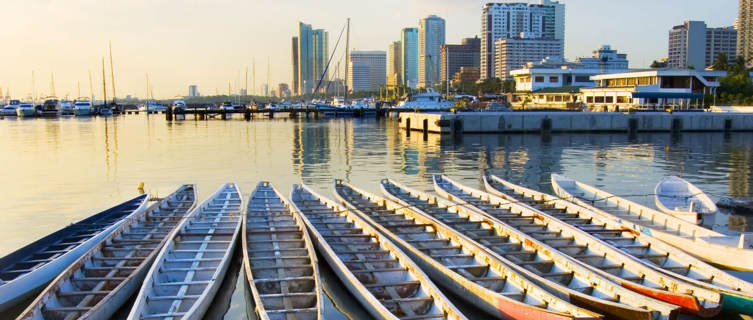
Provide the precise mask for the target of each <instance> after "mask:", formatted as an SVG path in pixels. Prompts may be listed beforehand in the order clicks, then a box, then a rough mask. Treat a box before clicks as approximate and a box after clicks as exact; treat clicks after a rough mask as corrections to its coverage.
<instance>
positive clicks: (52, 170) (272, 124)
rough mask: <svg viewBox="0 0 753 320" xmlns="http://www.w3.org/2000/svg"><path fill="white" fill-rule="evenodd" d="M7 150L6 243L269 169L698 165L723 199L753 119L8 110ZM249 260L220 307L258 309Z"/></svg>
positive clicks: (623, 187) (651, 174)
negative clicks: (642, 126) (626, 127)
mask: <svg viewBox="0 0 753 320" xmlns="http://www.w3.org/2000/svg"><path fill="white" fill-rule="evenodd" d="M0 163H1V164H2V165H0V169H2V172H3V173H2V177H3V179H2V182H0V197H1V198H0V199H2V201H0V221H1V223H0V234H1V235H3V236H2V237H0V256H2V255H5V254H7V253H9V252H11V251H13V250H15V249H17V248H19V247H21V246H23V245H24V244H26V243H29V242H31V241H34V240H35V239H37V238H39V237H41V236H43V235H46V234H48V233H50V232H52V231H54V230H57V229H59V228H61V227H63V226H65V225H67V224H69V223H72V222H75V221H77V220H80V219H82V218H84V217H86V216H88V215H90V214H91V213H93V212H96V211H98V210H101V209H104V208H107V207H109V206H112V205H113V204H115V203H118V202H120V201H124V200H125V199H128V198H130V197H132V196H134V195H135V194H136V192H137V190H136V187H137V185H138V184H139V182H144V183H145V189H146V191H147V192H150V193H153V194H156V195H160V196H164V195H167V194H169V193H171V192H172V191H173V190H174V189H175V188H176V187H178V186H179V185H181V184H184V183H196V184H198V186H199V196H200V199H203V198H205V197H207V196H208V195H210V194H211V193H213V192H214V191H215V189H216V188H218V187H219V186H220V185H221V184H222V183H224V182H228V181H232V182H237V183H239V184H240V186H241V188H242V189H243V191H244V193H245V194H246V195H248V194H250V192H251V191H252V190H253V188H254V186H255V185H256V183H257V182H258V181H260V180H268V181H271V182H272V183H274V185H275V186H277V188H278V189H280V190H282V191H283V193H286V194H287V193H288V191H289V190H290V187H291V186H292V184H294V183H300V182H301V181H303V182H304V183H307V184H310V185H312V186H313V187H315V188H316V189H318V190H319V191H322V192H324V193H325V194H327V195H331V184H332V179H335V178H341V179H344V180H346V181H349V182H351V183H353V184H355V185H357V186H359V187H362V188H365V189H367V190H370V191H374V192H379V188H378V185H377V183H378V182H379V180H380V179H381V178H383V177H391V178H395V179H397V180H399V181H401V182H403V183H405V184H407V185H409V186H413V187H417V188H419V189H422V190H425V191H431V190H432V185H431V176H432V175H433V174H437V173H444V174H447V175H449V176H450V177H452V178H456V179H457V180H459V181H461V182H463V183H466V184H469V185H471V186H474V187H482V182H481V177H482V175H483V174H484V172H490V173H493V174H496V175H500V176H502V177H505V178H508V179H510V180H512V181H515V182H520V183H522V184H524V185H527V186H530V187H533V188H536V189H540V190H544V191H547V192H551V187H550V186H549V174H550V173H552V172H556V173H563V174H565V175H568V176H571V177H575V178H578V179H579V180H581V181H583V182H585V183H588V184H592V185H596V186H598V187H603V188H604V189H606V190H608V191H612V192H614V193H616V194H620V195H626V196H631V198H632V199H634V200H636V201H639V202H642V203H644V204H647V205H650V206H653V198H652V197H650V196H646V195H647V194H650V193H651V192H652V190H653V187H654V185H655V184H656V182H657V181H658V180H660V179H661V178H662V177H664V176H666V175H679V176H683V177H685V178H686V179H688V180H690V181H691V182H693V183H696V184H697V185H699V186H701V188H702V189H704V190H705V191H706V192H707V193H708V194H709V195H711V196H712V198H714V199H715V200H716V199H718V198H719V197H722V196H729V195H731V196H751V195H752V194H753V172H752V171H751V169H752V168H753V134H750V133H739V134H738V133H734V134H731V135H725V134H722V133H718V134H717V133H713V134H709V133H684V134H681V135H677V136H673V135H671V134H668V133H667V134H663V133H662V134H640V135H637V136H634V137H630V136H628V135H625V134H593V135H589V134H573V135H569V134H568V135H565V134H563V135H551V136H540V135H464V136H460V137H444V138H441V139H440V136H438V135H429V136H428V137H427V138H426V139H424V137H423V136H422V135H420V134H416V133H414V134H413V135H412V136H411V137H406V136H405V133H401V132H400V131H399V130H398V128H397V123H396V122H394V121H393V120H389V119H381V120H376V119H330V120H318V121H314V120H310V121H309V120H306V119H271V120H270V119H266V120H256V121H252V122H245V121H242V120H240V119H232V120H227V121H219V120H210V121H194V120H188V121H182V122H172V123H167V122H166V121H165V120H164V117H162V116H152V117H151V118H147V117H146V116H124V117H117V118H108V119H104V118H92V119H78V118H60V119H32V120H20V119H15V118H8V119H3V120H0ZM706 223H708V224H709V225H711V226H713V228H714V229H717V230H720V231H723V232H729V233H733V234H734V233H736V232H740V231H753V216H743V215H734V214H727V213H725V214H720V215H718V216H717V217H715V218H713V219H711V220H710V221H706ZM236 265H239V263H237V264H236ZM239 270H240V269H239V268H237V267H236V268H235V269H232V270H231V272H229V275H228V277H227V279H226V280H225V282H224V284H223V286H224V287H225V288H224V289H223V290H222V291H221V293H220V295H219V296H218V297H217V299H216V300H215V303H214V306H213V309H212V310H210V314H209V315H208V316H207V318H219V317H222V316H223V315H224V318H226V319H238V318H243V317H245V314H246V311H245V309H246V307H245V299H246V295H248V293H247V292H245V290H244V287H245V286H244V285H243V281H245V280H244V279H243V276H242V275H240V276H239ZM323 272H324V273H325V276H324V284H325V286H326V291H327V294H328V296H330V297H332V301H329V300H328V301H326V303H327V304H328V306H329V307H328V308H327V312H328V313H327V318H328V319H345V317H344V316H343V315H341V314H339V312H338V310H337V308H334V307H332V303H334V305H336V306H337V307H338V308H341V309H342V308H352V309H348V310H347V311H346V313H347V314H349V315H352V316H353V317H355V318H359V319H361V318H363V317H365V315H363V313H362V312H363V311H362V310H359V309H358V308H357V306H356V304H355V303H353V302H352V297H349V296H348V294H347V293H346V292H345V291H344V289H343V288H342V285H341V284H340V283H339V281H338V279H337V278H336V277H335V276H333V275H332V274H331V271H329V270H327V269H326V268H324V270H323ZM738 275H741V276H743V277H745V278H746V279H748V280H753V279H751V278H752V277H751V275H749V274H739V273H738ZM459 304H461V306H460V307H461V308H463V309H464V310H466V311H469V312H471V313H473V312H474V311H473V308H472V307H470V306H467V305H464V304H462V303H459ZM5 316H9V315H5ZM0 318H3V316H2V315H0Z"/></svg>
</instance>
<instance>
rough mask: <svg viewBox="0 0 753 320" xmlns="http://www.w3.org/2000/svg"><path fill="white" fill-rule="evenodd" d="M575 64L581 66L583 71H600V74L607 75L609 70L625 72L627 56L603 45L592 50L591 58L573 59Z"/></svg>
mask: <svg viewBox="0 0 753 320" xmlns="http://www.w3.org/2000/svg"><path fill="white" fill-rule="evenodd" d="M575 62H576V63H579V64H581V65H582V67H583V69H596V70H601V73H608V72H609V70H627V68H628V65H629V63H628V59H627V54H625V53H617V50H612V47H611V46H609V45H603V46H601V47H600V48H599V49H596V50H594V52H593V55H592V56H591V57H582V58H577V59H575Z"/></svg>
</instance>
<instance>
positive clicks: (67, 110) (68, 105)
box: [60, 100, 73, 116]
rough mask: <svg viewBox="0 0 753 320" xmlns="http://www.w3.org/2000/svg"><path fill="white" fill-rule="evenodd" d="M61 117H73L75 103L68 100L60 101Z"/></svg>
mask: <svg viewBox="0 0 753 320" xmlns="http://www.w3.org/2000/svg"><path fill="white" fill-rule="evenodd" d="M60 115H61V116H70V115H73V103H72V102H70V101H68V100H63V101H60Z"/></svg>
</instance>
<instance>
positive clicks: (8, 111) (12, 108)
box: [0, 100, 21, 117]
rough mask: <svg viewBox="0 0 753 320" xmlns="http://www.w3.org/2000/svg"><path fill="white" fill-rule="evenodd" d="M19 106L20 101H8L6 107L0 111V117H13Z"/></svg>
mask: <svg viewBox="0 0 753 320" xmlns="http://www.w3.org/2000/svg"><path fill="white" fill-rule="evenodd" d="M20 104H21V101H18V100H11V101H9V102H8V105H6V106H5V107H3V109H0V115H2V116H6V117H15V116H16V109H18V105H20Z"/></svg>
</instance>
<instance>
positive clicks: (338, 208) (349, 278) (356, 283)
mask: <svg viewBox="0 0 753 320" xmlns="http://www.w3.org/2000/svg"><path fill="white" fill-rule="evenodd" d="M298 190H302V191H304V192H308V193H309V194H310V195H311V196H313V197H314V198H316V200H304V201H319V203H321V204H324V205H326V206H327V208H328V209H329V210H331V211H333V212H336V213H338V214H339V215H340V216H341V217H343V218H345V219H346V221H348V222H349V223H352V224H353V226H354V227H355V228H356V229H361V231H362V234H366V235H369V236H371V237H373V238H374V240H375V241H376V243H378V244H379V245H380V246H381V247H383V248H385V249H387V250H388V251H390V254H392V255H393V256H394V257H395V259H396V260H397V261H398V263H399V264H400V265H401V266H403V267H405V268H406V272H408V273H409V274H410V275H411V276H412V277H413V278H415V279H416V280H418V281H419V283H420V285H421V289H422V290H423V291H424V293H423V294H424V296H426V297H431V298H432V300H433V303H434V304H435V306H436V307H437V309H439V310H442V306H444V305H442V306H440V305H439V304H438V303H436V302H437V300H440V301H446V302H447V303H448V304H449V305H452V304H450V303H449V300H448V299H447V298H446V297H445V296H444V294H443V293H442V292H441V291H440V290H439V289H438V288H437V287H436V285H435V284H434V283H433V282H432V281H431V280H430V278H429V277H428V276H427V275H426V274H425V273H424V272H423V271H422V270H421V269H420V268H419V267H418V266H417V265H416V263H415V262H414V261H413V260H411V259H410V257H408V255H407V254H405V253H404V252H403V251H402V250H400V248H399V247H398V246H397V245H395V244H394V243H392V241H390V240H389V239H388V238H387V236H384V235H382V234H381V233H379V232H378V231H377V230H376V229H375V228H374V227H372V226H371V225H369V224H368V222H366V221H365V220H363V219H361V218H360V217H359V216H358V215H356V214H355V213H353V212H352V211H351V210H350V209H348V208H347V207H343V206H342V205H340V204H339V203H337V202H336V201H333V200H330V199H328V198H325V197H324V196H322V195H320V194H319V193H317V192H316V191H314V190H313V189H311V187H309V186H308V185H306V184H304V183H301V184H294V185H293V187H292V190H291V195H290V203H291V204H292V205H293V206H294V208H295V210H297V211H298V212H301V217H302V219H303V221H304V222H305V223H306V227H307V228H308V230H309V232H311V234H312V237H313V238H314V239H316V243H317V245H318V248H319V249H320V250H321V251H322V252H321V253H322V255H324V257H325V259H326V260H327V262H328V263H330V264H331V267H332V270H333V271H335V273H336V275H337V277H338V278H339V279H340V280H341V281H343V282H344V283H345V282H348V283H350V284H351V285H352V286H353V289H355V290H357V291H358V292H351V294H353V295H354V296H355V297H356V300H359V302H361V303H362V304H364V302H363V301H360V299H361V298H362V299H365V300H366V302H368V304H369V305H365V304H364V307H365V308H366V309H367V310H368V311H369V312H370V313H372V312H376V313H377V314H373V313H372V316H374V317H378V318H381V319H395V320H397V319H398V317H397V316H395V315H394V314H393V313H392V312H391V311H390V310H389V309H387V307H386V306H384V305H383V304H382V303H381V301H379V299H377V298H376V296H374V294H373V293H371V292H370V291H369V290H368V289H366V287H365V286H364V284H363V283H362V282H361V281H360V280H358V278H356V276H355V275H354V274H353V273H352V272H351V271H350V269H349V268H348V267H347V266H346V265H345V262H344V261H343V260H342V259H340V257H339V256H338V255H337V253H335V250H334V249H333V248H332V247H331V246H330V244H329V242H328V241H327V240H324V237H323V236H322V235H321V233H319V230H317V229H316V227H315V226H314V225H313V223H312V222H311V221H310V220H309V219H308V217H307V216H306V214H305V213H304V211H303V210H301V209H300V208H299V207H298V205H297V204H296V203H295V200H294V199H295V193H296V192H300V191H298ZM338 271H340V272H338ZM343 277H344V278H345V279H343ZM346 287H347V284H346ZM442 312H444V315H445V316H448V315H449V314H448V313H447V312H445V310H442ZM458 315H459V316H461V317H462V318H461V317H458V318H449V319H465V316H464V315H462V313H459V312H458Z"/></svg>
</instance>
